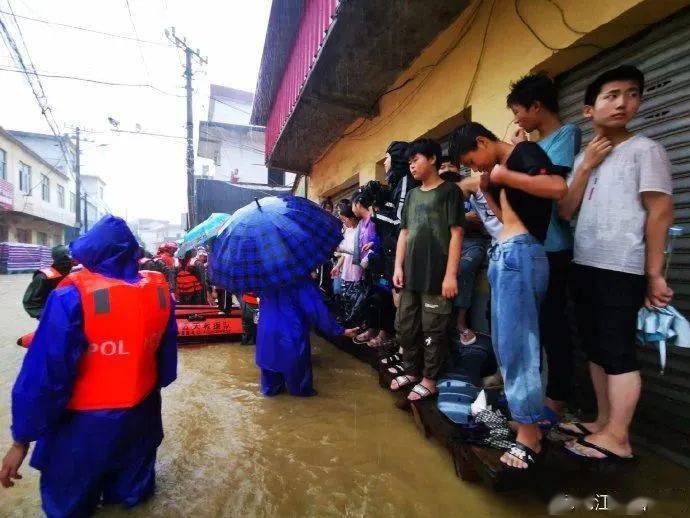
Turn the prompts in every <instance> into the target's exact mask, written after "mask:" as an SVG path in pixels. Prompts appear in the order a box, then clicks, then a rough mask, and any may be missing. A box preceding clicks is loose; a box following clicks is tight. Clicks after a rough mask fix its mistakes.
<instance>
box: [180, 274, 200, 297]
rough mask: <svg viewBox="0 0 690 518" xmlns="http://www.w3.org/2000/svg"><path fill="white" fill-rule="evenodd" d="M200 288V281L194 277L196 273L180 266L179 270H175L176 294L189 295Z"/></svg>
mask: <svg viewBox="0 0 690 518" xmlns="http://www.w3.org/2000/svg"><path fill="white" fill-rule="evenodd" d="M201 290H202V287H201V283H200V282H199V279H197V278H196V275H194V274H193V273H191V272H190V271H189V270H187V269H186V268H182V269H180V271H179V272H177V293H178V295H190V294H192V293H196V292H197V291H201Z"/></svg>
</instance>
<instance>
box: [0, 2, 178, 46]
mask: <svg viewBox="0 0 690 518" xmlns="http://www.w3.org/2000/svg"><path fill="white" fill-rule="evenodd" d="M0 14H7V15H9V14H11V13H9V12H6V11H3V10H1V9H0ZM14 16H16V17H17V18H20V19H22V20H27V21H31V22H36V23H43V24H46V25H54V26H56V27H62V28H65V29H74V30H77V31H82V32H90V33H93V34H100V35H101V36H109V37H111V38H118V39H121V40H129V41H136V42H137V43H146V44H147V45H158V46H160V47H171V48H172V47H173V45H170V44H169V43H163V42H161V41H152V40H143V39H141V38H133V37H131V36H126V35H124V34H116V33H113V32H104V31H99V30H96V29H92V28H89V27H80V26H78V25H70V24H67V23H60V22H54V21H50V20H43V19H41V18H32V17H30V16H24V15H21V14H15V15H14Z"/></svg>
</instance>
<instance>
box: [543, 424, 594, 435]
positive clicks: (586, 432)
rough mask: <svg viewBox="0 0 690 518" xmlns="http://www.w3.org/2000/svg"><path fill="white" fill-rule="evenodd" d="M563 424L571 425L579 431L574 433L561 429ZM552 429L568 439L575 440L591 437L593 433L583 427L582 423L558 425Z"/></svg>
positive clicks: (573, 431)
mask: <svg viewBox="0 0 690 518" xmlns="http://www.w3.org/2000/svg"><path fill="white" fill-rule="evenodd" d="M564 424H571V425H573V426H574V427H575V428H577V429H578V430H580V431H579V432H576V431H575V430H568V429H567V428H563V425H564ZM553 429H555V430H556V431H557V432H558V433H560V434H563V435H567V436H568V437H574V438H575V439H580V438H584V437H587V436H588V435H592V434H593V433H594V432H592V431H591V430H588V429H587V427H586V426H585V425H583V424H582V423H577V422H573V423H559V424H556V425H555V426H554V427H553Z"/></svg>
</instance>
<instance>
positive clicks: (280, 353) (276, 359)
mask: <svg viewBox="0 0 690 518" xmlns="http://www.w3.org/2000/svg"><path fill="white" fill-rule="evenodd" d="M259 314H260V315H261V316H260V318H259V326H258V327H259V328H258V333H257V339H256V364H257V365H258V366H259V368H260V369H261V392H262V393H263V394H265V395H267V396H275V395H276V394H278V393H280V392H282V391H283V390H285V389H287V391H288V392H289V393H290V394H292V395H293V396H313V395H314V394H316V392H315V391H314V387H313V379H312V370H311V347H310V343H309V334H310V330H311V328H312V327H315V328H317V329H318V330H319V331H321V332H322V333H323V334H325V335H328V336H339V335H345V336H350V337H352V336H354V335H355V331H354V330H346V329H345V328H343V327H342V326H341V325H340V324H339V323H338V322H337V321H336V320H335V318H334V317H333V316H332V315H331V314H330V312H329V310H328V307H327V306H326V304H325V303H324V301H323V298H322V297H321V292H320V291H319V288H318V286H317V285H316V284H315V283H314V282H313V281H312V280H311V279H305V280H304V281H303V282H299V283H296V284H294V285H291V286H280V287H275V288H272V289H266V290H264V291H262V292H261V293H260V298H259Z"/></svg>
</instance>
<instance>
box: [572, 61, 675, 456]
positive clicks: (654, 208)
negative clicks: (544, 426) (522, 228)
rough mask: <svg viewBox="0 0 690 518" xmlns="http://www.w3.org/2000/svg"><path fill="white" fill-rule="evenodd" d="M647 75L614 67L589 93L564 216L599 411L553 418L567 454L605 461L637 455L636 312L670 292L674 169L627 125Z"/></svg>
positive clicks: (661, 300)
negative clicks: (667, 249) (667, 260)
mask: <svg viewBox="0 0 690 518" xmlns="http://www.w3.org/2000/svg"><path fill="white" fill-rule="evenodd" d="M643 89H644V76H643V75H642V73H641V72H640V71H639V70H638V69H636V68H635V67H632V66H620V67H618V68H615V69H613V70H609V71H607V72H605V73H603V74H602V75H601V76H599V77H598V78H596V79H595V80H594V82H593V83H591V84H590V85H589V86H588V87H587V91H586V93H585V107H584V114H585V117H587V118H589V119H590V120H591V121H592V124H593V126H594V130H595V137H594V138H593V139H592V141H591V142H590V143H589V144H588V145H587V148H586V149H585V151H584V152H582V153H580V155H579V156H578V157H577V159H576V160H575V164H574V165H575V167H574V169H573V172H572V173H571V175H570V178H569V179H568V185H569V190H568V193H567V195H566V196H565V197H564V198H563V199H562V200H561V201H560V202H559V212H560V215H561V217H563V218H565V219H572V218H573V217H575V216H576V215H577V226H576V228H575V248H574V258H573V262H574V263H575V264H574V268H573V277H574V278H573V283H572V284H573V291H574V297H575V309H576V313H577V315H576V316H577V322H578V328H579V331H580V335H581V337H582V341H583V345H584V347H585V350H586V351H587V356H588V360H589V364H590V366H589V367H590V369H589V370H590V374H591V376H592V383H593V385H594V389H595V394H596V397H597V409H598V414H597V418H596V420H595V421H593V422H588V423H569V424H563V425H559V426H558V430H559V431H560V432H561V433H564V434H567V435H570V436H572V437H574V438H575V439H574V440H573V441H570V442H568V443H567V444H566V448H567V449H568V451H570V452H571V453H572V454H574V455H577V456H579V457H586V458H590V459H596V460H597V461H601V460H602V459H609V460H621V459H623V460H629V459H632V458H633V454H632V448H631V446H630V441H629V438H628V429H629V426H630V423H631V421H632V418H633V415H634V413H635V407H636V405H637V401H638V400H639V397H640V390H641V378H640V373H639V368H638V366H637V361H636V358H635V347H636V345H635V328H636V323H637V312H638V310H639V309H640V307H641V306H642V304H644V303H646V304H647V305H650V304H651V305H654V306H657V307H662V306H665V305H666V304H668V303H669V302H670V300H671V297H672V296H673V292H672V290H671V289H670V288H669V287H668V285H667V284H666V280H665V279H664V277H663V264H664V246H665V243H666V235H667V232H668V228H669V226H670V225H671V224H672V223H673V199H672V197H671V194H672V184H671V173H670V165H669V161H668V158H667V156H666V151H665V150H664V148H663V147H662V146H661V145H660V144H658V143H657V142H654V141H653V140H651V139H649V138H647V137H644V136H642V135H634V134H632V133H631V132H630V131H629V130H628V128H627V125H628V123H629V122H630V120H631V119H632V118H633V117H634V116H635V114H636V113H637V111H638V109H639V107H640V100H641V97H642V92H643Z"/></svg>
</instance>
